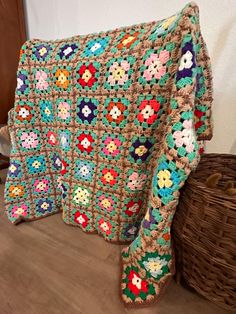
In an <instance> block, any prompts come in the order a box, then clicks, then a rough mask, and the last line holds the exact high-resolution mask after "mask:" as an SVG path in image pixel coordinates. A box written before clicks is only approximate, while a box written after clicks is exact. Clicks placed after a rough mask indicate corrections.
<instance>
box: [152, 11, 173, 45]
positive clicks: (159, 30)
mask: <svg viewBox="0 0 236 314" xmlns="http://www.w3.org/2000/svg"><path fill="white" fill-rule="evenodd" d="M177 17H178V15H173V16H171V17H169V18H167V19H165V20H163V21H161V22H158V24H157V25H156V26H155V27H154V30H153V31H152V33H151V35H150V40H153V41H154V40H156V39H157V38H158V37H160V36H162V37H165V35H166V34H167V33H168V32H169V31H172V30H173V29H174V27H175V26H176V22H177Z"/></svg>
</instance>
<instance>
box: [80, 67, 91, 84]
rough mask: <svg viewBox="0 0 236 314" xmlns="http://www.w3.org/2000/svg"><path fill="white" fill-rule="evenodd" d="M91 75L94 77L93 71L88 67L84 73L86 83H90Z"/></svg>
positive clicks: (83, 77)
mask: <svg viewBox="0 0 236 314" xmlns="http://www.w3.org/2000/svg"><path fill="white" fill-rule="evenodd" d="M91 77H92V74H91V72H90V71H89V70H88V69H86V70H85V71H84V74H83V75H82V79H83V80H84V81H85V83H88V81H89V80H90V78H91Z"/></svg>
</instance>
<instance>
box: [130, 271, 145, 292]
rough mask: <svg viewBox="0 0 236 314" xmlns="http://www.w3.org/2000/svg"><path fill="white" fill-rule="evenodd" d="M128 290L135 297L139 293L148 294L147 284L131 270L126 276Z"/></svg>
mask: <svg viewBox="0 0 236 314" xmlns="http://www.w3.org/2000/svg"><path fill="white" fill-rule="evenodd" d="M128 280H129V282H128V288H129V290H130V291H131V292H132V293H133V294H134V295H136V296H138V295H139V293H140V292H144V293H147V292H148V283H147V281H145V280H142V279H141V277H140V276H139V274H138V273H136V272H135V271H133V270H131V271H130V273H129V276H128Z"/></svg>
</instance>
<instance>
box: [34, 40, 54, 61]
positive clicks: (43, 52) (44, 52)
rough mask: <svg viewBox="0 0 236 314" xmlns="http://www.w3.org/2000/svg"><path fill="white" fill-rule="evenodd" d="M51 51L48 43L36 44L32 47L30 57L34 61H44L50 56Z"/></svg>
mask: <svg viewBox="0 0 236 314" xmlns="http://www.w3.org/2000/svg"><path fill="white" fill-rule="evenodd" d="M51 51H52V47H51V46H50V45H48V44H43V43H42V44H38V45H35V46H34V47H33V48H32V52H33V54H32V59H33V60H34V61H45V60H48V59H49V57H50V52H51Z"/></svg>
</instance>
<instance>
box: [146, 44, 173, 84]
mask: <svg viewBox="0 0 236 314" xmlns="http://www.w3.org/2000/svg"><path fill="white" fill-rule="evenodd" d="M169 57H170V53H169V51H167V50H162V51H161V52H160V53H159V55H158V54H155V53H152V54H151V55H150V57H149V58H148V59H147V60H146V61H145V66H146V67H147V69H146V70H145V71H144V73H143V76H144V77H145V79H146V81H147V82H149V81H151V79H152V78H155V79H157V80H159V79H160V78H161V77H162V76H163V75H164V74H166V65H165V64H166V62H167V61H168V60H169Z"/></svg>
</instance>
